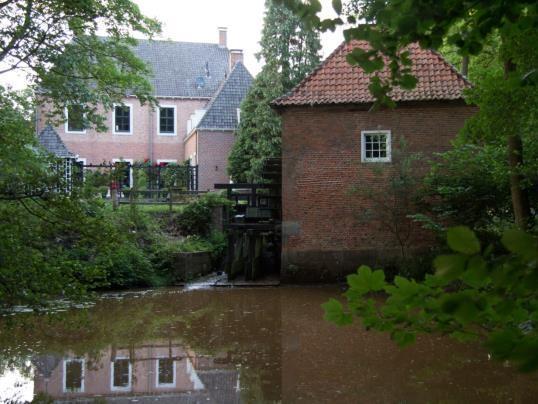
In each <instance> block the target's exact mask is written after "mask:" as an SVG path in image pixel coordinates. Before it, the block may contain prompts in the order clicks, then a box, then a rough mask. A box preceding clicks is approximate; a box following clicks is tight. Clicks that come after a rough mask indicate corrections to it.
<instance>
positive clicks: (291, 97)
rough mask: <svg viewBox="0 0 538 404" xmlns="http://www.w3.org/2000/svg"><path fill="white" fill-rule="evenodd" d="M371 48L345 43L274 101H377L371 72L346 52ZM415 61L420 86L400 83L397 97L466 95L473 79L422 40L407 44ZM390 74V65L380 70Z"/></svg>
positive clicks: (395, 91)
mask: <svg viewBox="0 0 538 404" xmlns="http://www.w3.org/2000/svg"><path fill="white" fill-rule="evenodd" d="M356 47H360V48H363V49H367V48H368V43H367V42H365V41H352V42H350V43H342V44H341V45H340V46H339V47H338V48H336V49H335V50H334V52H333V53H332V54H331V55H330V56H329V57H328V58H327V59H326V60H325V61H324V62H323V63H321V64H320V65H319V66H318V67H317V68H316V69H315V70H314V71H313V72H312V73H311V74H310V75H308V76H307V77H306V78H305V79H304V80H303V81H302V82H301V83H299V84H298V85H297V86H296V87H295V88H294V89H292V90H291V91H290V92H289V93H287V94H285V95H284V96H282V97H280V98H277V99H276V100H274V101H273V105H275V106H279V105H282V106H285V105H316V104H363V103H371V102H373V101H374V99H373V97H372V95H371V94H370V91H369V90H368V85H369V84H370V77H371V75H369V74H366V73H364V71H363V70H362V69H361V68H359V67H356V66H351V65H350V64H349V63H348V62H347V60H346V55H347V54H348V53H349V52H351V50H352V49H354V48H356ZM407 49H408V50H409V52H410V58H411V60H412V62H413V65H412V68H411V70H412V73H413V75H414V76H415V77H416V78H417V79H418V83H417V86H416V87H415V88H414V89H413V90H411V91H408V90H407V91H406V90H402V89H401V88H399V87H397V88H394V89H393V90H392V92H391V93H390V95H391V97H392V99H393V100H394V101H425V100H456V99H461V98H463V90H464V89H465V88H468V87H470V86H471V84H470V83H469V81H467V79H466V78H465V77H463V76H462V75H461V74H460V73H458V71H457V70H456V69H455V68H454V67H453V66H452V65H450V64H449V63H448V62H447V61H446V60H445V59H443V57H442V56H441V55H440V54H438V53H437V52H435V51H433V50H429V49H422V48H420V46H419V45H418V44H411V45H409V46H408V48H407ZM379 75H380V76H381V77H385V78H386V77H388V76H389V71H388V69H385V70H383V71H382V72H380V73H379Z"/></svg>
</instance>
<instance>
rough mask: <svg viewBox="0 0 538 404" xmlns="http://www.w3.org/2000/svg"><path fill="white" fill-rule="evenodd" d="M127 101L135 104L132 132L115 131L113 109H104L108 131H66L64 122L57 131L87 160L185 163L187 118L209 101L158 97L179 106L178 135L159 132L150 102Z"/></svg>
mask: <svg viewBox="0 0 538 404" xmlns="http://www.w3.org/2000/svg"><path fill="white" fill-rule="evenodd" d="M124 102H125V103H126V104H131V105H132V111H131V112H132V122H133V127H132V130H131V131H132V134H131V135H124V134H113V131H112V115H113V112H112V111H108V112H103V113H105V114H106V125H107V126H108V128H109V130H108V131H107V132H104V133H97V132H96V131H95V130H93V129H88V130H87V131H86V133H84V134H73V133H66V131H65V125H63V124H62V125H59V126H57V127H56V130H57V132H58V134H59V135H60V137H61V138H62V139H63V141H64V143H65V145H66V146H67V148H68V149H69V150H70V151H71V152H73V153H75V154H78V155H79V157H81V158H85V159H86V162H87V163H101V162H103V161H111V160H112V159H117V158H120V157H121V158H124V159H133V160H144V159H151V160H154V161H157V160H160V159H163V160H165V159H166V160H177V162H178V163H182V162H183V160H184V157H185V153H184V143H183V142H184V138H185V136H186V134H187V133H186V132H187V120H188V119H189V117H190V115H191V114H192V113H193V112H194V111H195V110H196V109H201V108H203V107H204V106H205V105H206V103H207V100H185V99H166V98H162V99H159V102H160V103H161V105H162V106H168V105H174V106H176V125H177V129H176V135H175V136H163V135H159V134H158V122H157V116H158V114H157V111H152V109H151V108H150V107H149V106H148V105H144V106H141V105H140V104H139V102H138V101H137V100H136V99H135V98H126V99H125V100H124ZM46 108H47V106H46V105H44V106H43V107H42V110H41V113H40V114H39V116H40V120H39V123H38V130H41V129H42V128H43V127H44V126H45V114H44V111H45V110H46Z"/></svg>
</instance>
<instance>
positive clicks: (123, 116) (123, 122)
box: [114, 106, 131, 132]
mask: <svg viewBox="0 0 538 404" xmlns="http://www.w3.org/2000/svg"><path fill="white" fill-rule="evenodd" d="M114 110H115V116H116V122H115V123H114V125H115V127H116V132H130V131H131V108H130V107H127V106H117V107H114Z"/></svg>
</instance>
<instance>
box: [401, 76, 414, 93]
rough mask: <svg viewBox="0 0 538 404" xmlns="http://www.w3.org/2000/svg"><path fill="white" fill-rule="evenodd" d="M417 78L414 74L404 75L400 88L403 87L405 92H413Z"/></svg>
mask: <svg viewBox="0 0 538 404" xmlns="http://www.w3.org/2000/svg"><path fill="white" fill-rule="evenodd" d="M417 82H418V80H417V78H416V77H415V76H413V75H412V74H404V75H402V77H401V78H400V87H402V88H403V89H405V90H412V89H413V88H415V87H416V85H417Z"/></svg>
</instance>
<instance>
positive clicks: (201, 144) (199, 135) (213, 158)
mask: <svg viewBox="0 0 538 404" xmlns="http://www.w3.org/2000/svg"><path fill="white" fill-rule="evenodd" d="M234 141H235V134H234V132H233V131H209V130H197V131H196V132H195V133H194V134H193V135H192V136H191V137H190V138H189V139H188V140H187V145H186V149H185V150H189V151H190V150H192V147H196V148H197V151H196V156H197V163H198V175H199V176H198V189H199V190H200V191H207V190H212V189H213V186H214V185H215V184H217V183H221V184H227V183H229V182H230V176H229V175H228V155H229V154H230V151H231V150H232V146H233V144H234Z"/></svg>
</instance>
